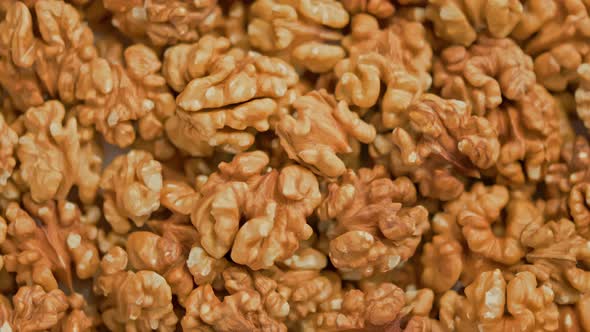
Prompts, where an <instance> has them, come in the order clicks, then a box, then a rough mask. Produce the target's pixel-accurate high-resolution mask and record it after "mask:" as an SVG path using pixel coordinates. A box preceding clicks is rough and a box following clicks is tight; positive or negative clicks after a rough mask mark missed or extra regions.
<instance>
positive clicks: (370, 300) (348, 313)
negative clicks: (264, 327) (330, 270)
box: [303, 283, 405, 331]
mask: <svg viewBox="0 0 590 332" xmlns="http://www.w3.org/2000/svg"><path fill="white" fill-rule="evenodd" d="M331 302H332V304H333V306H332V308H329V309H327V310H322V311H321V312H319V313H316V314H313V315H311V316H310V317H309V318H307V319H306V321H304V323H303V324H304V326H305V328H307V329H309V330H310V331H322V330H325V329H336V330H346V329H358V328H362V327H364V326H382V325H384V324H387V323H389V322H392V321H394V320H395V318H396V316H397V315H398V313H400V311H401V309H402V307H403V306H404V303H405V299H404V292H403V291H402V290H401V289H400V288H399V287H397V286H395V285H394V284H391V283H382V284H379V285H378V286H377V287H374V288H370V289H366V290H359V289H352V290H349V291H347V292H345V293H344V294H343V295H341V297H340V299H338V301H336V300H332V301H331Z"/></svg>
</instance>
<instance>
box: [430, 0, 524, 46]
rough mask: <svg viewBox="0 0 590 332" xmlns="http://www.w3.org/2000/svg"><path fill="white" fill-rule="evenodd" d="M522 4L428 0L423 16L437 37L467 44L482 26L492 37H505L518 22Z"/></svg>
mask: <svg viewBox="0 0 590 332" xmlns="http://www.w3.org/2000/svg"><path fill="white" fill-rule="evenodd" d="M523 7H524V5H523V4H522V3H521V1H520V0H507V1H498V0H429V1H428V6H427V7H426V17H427V18H428V19H429V20H431V21H432V22H433V24H434V31H435V33H436V35H437V37H440V38H443V39H445V40H447V41H450V42H452V43H456V44H460V45H463V46H469V45H471V44H472V43H473V42H474V41H475V40H476V38H477V35H478V33H482V32H481V30H484V29H485V30H486V31H487V32H489V33H490V35H492V36H493V37H496V38H503V37H507V36H508V35H509V34H510V33H511V32H512V30H514V28H515V27H516V25H517V24H518V23H519V22H520V20H521V18H522V16H523Z"/></svg>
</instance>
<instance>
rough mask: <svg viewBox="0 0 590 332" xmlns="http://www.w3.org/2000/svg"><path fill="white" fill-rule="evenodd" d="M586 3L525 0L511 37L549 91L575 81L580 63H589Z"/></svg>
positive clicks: (579, 1) (587, 6) (589, 33)
mask: <svg viewBox="0 0 590 332" xmlns="http://www.w3.org/2000/svg"><path fill="white" fill-rule="evenodd" d="M589 10H590V4H588V2H586V1H583V0H565V1H559V0H558V1H556V0H528V1H526V2H525V11H528V12H529V13H526V14H525V15H524V16H523V21H522V22H521V24H520V26H519V27H517V29H516V30H515V31H514V33H513V37H514V38H516V39H517V40H519V41H522V42H523V44H524V50H525V51H526V53H528V54H530V55H531V56H532V57H533V58H534V59H535V73H536V74H537V80H538V82H539V83H540V84H542V85H543V86H544V87H545V88H547V89H548V90H551V91H563V90H566V89H567V87H568V85H570V84H571V83H575V82H577V81H578V79H579V77H578V73H576V71H577V70H578V68H579V66H580V65H581V64H582V63H585V62H588V61H589V60H590V47H589V45H588V43H587V39H588V37H589V36H590V30H589V29H588V26H589V24H590V16H589Z"/></svg>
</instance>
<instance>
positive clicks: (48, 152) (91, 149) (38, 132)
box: [16, 101, 102, 204]
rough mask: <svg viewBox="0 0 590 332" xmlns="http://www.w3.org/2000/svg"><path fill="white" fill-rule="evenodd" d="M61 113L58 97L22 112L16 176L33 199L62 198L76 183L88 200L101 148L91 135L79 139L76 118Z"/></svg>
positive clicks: (95, 184) (94, 184) (93, 190)
mask: <svg viewBox="0 0 590 332" xmlns="http://www.w3.org/2000/svg"><path fill="white" fill-rule="evenodd" d="M64 117H65V110H64V106H63V105H62V104H61V103H60V102H59V101H48V102H45V103H44V104H43V105H41V106H39V107H32V108H30V109H29V110H28V111H27V112H26V113H25V115H24V118H23V124H24V126H25V128H26V132H25V134H24V135H23V136H21V137H20V138H19V145H18V148H17V151H16V153H17V156H18V159H19V161H20V169H19V172H20V176H21V177H22V180H23V181H24V183H25V184H26V185H27V187H28V188H29V190H30V191H31V196H32V198H33V199H34V200H35V201H38V202H43V201H47V200H51V199H58V200H61V199H65V198H66V197H67V196H68V194H69V193H70V191H71V189H72V187H73V186H77V187H78V194H79V196H80V199H81V200H82V202H84V203H86V204H90V203H92V202H94V200H95V198H96V192H97V190H98V182H99V179H100V168H101V166H102V151H101V149H100V148H99V146H98V144H97V143H96V142H95V141H94V140H93V139H91V140H89V141H83V137H82V134H83V133H82V131H81V130H79V129H78V123H77V121H76V119H74V118H69V119H67V120H65V121H64ZM64 122H65V123H64Z"/></svg>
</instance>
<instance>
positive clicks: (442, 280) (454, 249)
mask: <svg viewBox="0 0 590 332" xmlns="http://www.w3.org/2000/svg"><path fill="white" fill-rule="evenodd" d="M462 256H463V248H462V246H461V243H460V242H458V241H456V240H455V239H453V238H452V237H450V236H448V235H436V236H434V237H433V238H432V241H431V242H428V243H426V244H424V247H423V251H422V257H421V259H420V261H421V263H422V266H423V270H422V276H421V280H422V283H423V284H424V286H426V287H429V288H431V289H432V290H434V291H435V292H437V293H442V292H445V291H447V290H449V289H451V288H452V287H453V286H455V284H456V283H457V281H458V280H459V277H460V276H461V272H462V270H463V257H462Z"/></svg>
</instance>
